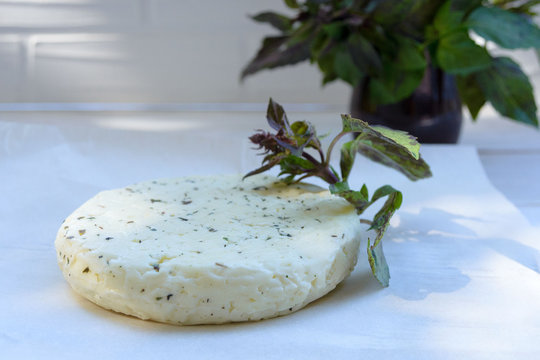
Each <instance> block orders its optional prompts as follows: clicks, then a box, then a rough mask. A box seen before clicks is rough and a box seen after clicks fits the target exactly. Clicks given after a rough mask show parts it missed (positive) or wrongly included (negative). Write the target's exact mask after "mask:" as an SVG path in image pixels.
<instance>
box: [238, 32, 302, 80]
mask: <svg viewBox="0 0 540 360" xmlns="http://www.w3.org/2000/svg"><path fill="white" fill-rule="evenodd" d="M288 40H289V37H288V36H274V37H267V38H265V39H264V41H263V44H262V47H261V48H260V49H259V51H258V52H257V55H255V58H254V59H252V60H251V61H250V62H249V63H248V65H247V66H246V67H245V68H244V69H243V70H242V74H241V78H242V79H244V78H245V77H246V76H248V75H251V74H254V73H256V72H258V71H260V70H263V69H273V68H276V67H280V66H284V65H292V64H296V63H299V62H301V61H304V60H307V59H309V56H310V51H309V41H305V42H298V43H296V44H294V45H292V46H288V47H287V46H284V45H285V43H286V42H287V41H288Z"/></svg>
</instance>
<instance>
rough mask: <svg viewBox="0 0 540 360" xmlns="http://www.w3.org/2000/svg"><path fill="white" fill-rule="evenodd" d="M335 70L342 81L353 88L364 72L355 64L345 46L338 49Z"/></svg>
mask: <svg viewBox="0 0 540 360" xmlns="http://www.w3.org/2000/svg"><path fill="white" fill-rule="evenodd" d="M333 70H334V72H335V74H336V75H337V76H338V77H339V78H340V79H341V80H343V81H345V82H347V83H349V84H350V85H352V86H356V85H357V84H358V83H359V81H360V79H361V78H362V76H363V74H362V71H361V70H360V69H359V68H358V67H357V66H356V64H355V63H354V61H353V58H352V56H351V53H350V52H349V50H348V49H347V47H346V46H345V44H340V45H338V46H337V47H336V51H335V53H334V69H333Z"/></svg>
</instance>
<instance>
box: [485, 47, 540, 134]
mask: <svg viewBox="0 0 540 360" xmlns="http://www.w3.org/2000/svg"><path fill="white" fill-rule="evenodd" d="M475 79H476V81H477V83H478V86H479V87H480V88H481V89H482V91H483V93H484V95H485V97H486V99H487V100H489V102H490V103H491V104H492V105H493V107H494V108H495V110H497V111H498V112H499V113H500V114H502V115H504V116H507V117H509V118H511V119H514V120H517V121H519V122H523V123H525V124H529V125H533V126H536V127H538V118H537V115H536V110H537V108H536V104H535V101H534V95H533V88H532V86H531V83H530V82H529V79H528V77H527V75H525V74H524V73H523V71H522V70H521V68H520V67H519V65H518V64H516V63H515V62H514V61H513V60H511V59H509V58H506V57H499V58H495V59H494V61H493V65H492V66H491V67H490V68H489V69H487V70H484V71H482V72H479V73H478V74H475Z"/></svg>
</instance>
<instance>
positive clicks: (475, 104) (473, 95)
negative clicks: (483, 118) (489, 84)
mask: <svg viewBox="0 0 540 360" xmlns="http://www.w3.org/2000/svg"><path fill="white" fill-rule="evenodd" d="M456 83H457V87H458V91H459V96H460V98H461V100H462V101H463V102H464V103H465V105H467V108H468V109H469V112H470V113H471V116H472V118H473V120H476V117H477V116H478V113H479V112H480V109H482V107H483V106H484V104H485V103H486V98H485V96H484V92H483V91H482V89H481V88H480V87H479V86H478V83H477V82H476V78H475V76H474V74H473V75H467V76H456Z"/></svg>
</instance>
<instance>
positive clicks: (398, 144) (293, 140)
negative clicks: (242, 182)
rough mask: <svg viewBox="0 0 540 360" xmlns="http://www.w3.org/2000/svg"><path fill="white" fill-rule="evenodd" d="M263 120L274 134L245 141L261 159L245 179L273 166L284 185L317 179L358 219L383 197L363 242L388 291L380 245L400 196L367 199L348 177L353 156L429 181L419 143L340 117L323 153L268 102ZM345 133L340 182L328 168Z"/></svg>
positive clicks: (302, 127) (390, 192)
mask: <svg viewBox="0 0 540 360" xmlns="http://www.w3.org/2000/svg"><path fill="white" fill-rule="evenodd" d="M266 119H267V121H268V124H269V125H270V127H271V128H272V129H274V130H275V131H276V133H275V134H271V133H268V132H265V131H262V130H261V131H259V132H258V133H256V134H254V135H252V136H251V137H250V140H251V141H252V142H253V143H254V144H256V145H258V146H259V148H261V149H263V150H264V155H265V157H264V158H263V161H262V165H261V167H260V168H258V169H255V170H253V171H251V172H249V173H248V174H246V175H245V177H248V176H251V175H255V174H259V173H261V172H264V171H266V170H269V169H271V168H272V167H274V166H279V167H280V169H281V171H280V174H279V175H280V176H284V177H283V178H282V180H283V181H285V182H286V183H295V182H299V181H301V180H304V179H306V178H309V177H313V176H314V177H318V178H320V179H322V180H324V181H325V182H327V183H328V185H329V190H330V192H331V193H332V194H334V195H336V196H339V197H341V198H343V199H345V200H346V201H348V202H349V203H350V204H352V205H353V206H354V207H355V209H356V212H357V213H358V214H362V213H363V212H364V211H365V210H366V209H367V208H368V207H369V206H371V205H372V204H373V203H375V202H377V201H378V200H379V199H382V198H384V197H386V201H385V202H384V204H383V206H382V207H381V208H380V210H379V211H378V212H377V213H376V214H375V216H374V218H373V220H372V221H371V226H370V230H373V231H374V232H375V240H374V242H373V245H371V242H370V240H368V249H367V252H368V260H369V264H370V266H371V270H372V272H373V275H374V276H375V278H376V279H377V280H378V281H379V282H380V283H381V284H382V285H383V286H388V282H389V280H390V272H389V270H388V264H387V263H386V258H385V257H384V253H383V250H382V243H381V240H382V238H383V236H384V233H385V232H386V229H387V228H388V226H389V224H390V219H391V218H392V216H393V215H394V213H395V212H396V210H397V209H399V207H400V206H401V202H402V200H403V196H402V194H401V192H400V191H398V190H396V189H394V188H393V187H391V186H390V185H385V186H382V187H380V188H379V189H377V190H376V191H375V193H374V194H373V196H372V197H371V199H370V198H369V192H368V189H367V187H366V185H365V184H364V185H363V186H362V188H361V189H360V190H351V189H350V187H349V183H348V178H349V175H350V173H351V170H352V167H353V165H354V160H355V157H356V153H358V152H359V153H361V154H364V155H366V156H368V157H369V158H370V159H372V160H374V161H376V162H379V163H381V164H383V165H387V166H390V167H392V168H394V169H396V170H398V171H400V172H401V173H403V174H405V175H406V176H407V177H409V178H410V179H411V180H418V179H421V178H426V177H429V176H431V172H430V169H429V166H428V165H427V163H426V162H425V161H424V160H422V158H421V157H420V153H419V149H420V144H418V142H417V141H416V139H415V138H414V137H411V136H410V135H408V134H407V133H405V132H403V131H395V130H390V129H387V128H383V127H370V126H369V125H368V124H366V123H365V122H363V121H361V120H358V119H354V118H351V117H350V116H348V115H343V116H342V131H341V132H340V133H339V134H338V135H337V136H336V137H335V138H334V139H333V140H332V142H331V144H330V146H329V148H328V149H327V151H326V154H325V153H324V152H323V149H322V148H321V142H320V140H319V137H318V136H317V134H316V131H315V128H314V127H313V125H311V124H310V123H309V122H307V121H297V122H294V123H293V124H292V125H291V124H290V123H289V120H288V119H287V115H286V114H285V111H284V109H283V107H282V106H281V105H279V104H278V103H276V102H274V101H273V100H272V99H270V101H269V103H268V110H267V114H266ZM347 134H356V135H357V136H356V138H355V139H354V140H352V141H349V142H346V143H344V144H343V145H342V147H341V159H340V170H341V177H340V176H339V174H337V173H336V171H334V169H332V167H331V166H330V157H331V154H332V150H333V148H334V146H335V145H336V143H337V142H338V140H339V139H340V138H342V137H343V136H344V135H347ZM308 148H310V149H313V150H314V151H316V152H317V153H318V159H317V158H315V157H314V156H313V155H311V154H310V153H308V152H307V151H306V149H308ZM375 154H377V155H375Z"/></svg>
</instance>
